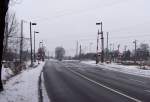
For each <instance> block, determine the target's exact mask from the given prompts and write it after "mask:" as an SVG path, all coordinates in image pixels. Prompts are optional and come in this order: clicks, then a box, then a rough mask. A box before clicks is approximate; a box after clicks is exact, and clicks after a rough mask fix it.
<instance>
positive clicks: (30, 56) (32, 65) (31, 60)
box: [30, 22, 37, 67]
mask: <svg viewBox="0 0 150 102" xmlns="http://www.w3.org/2000/svg"><path fill="white" fill-rule="evenodd" d="M32 25H37V24H36V23H32V22H30V46H31V56H30V57H31V67H32V66H33V57H32Z"/></svg>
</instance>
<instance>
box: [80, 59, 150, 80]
mask: <svg viewBox="0 0 150 102" xmlns="http://www.w3.org/2000/svg"><path fill="white" fill-rule="evenodd" d="M82 63H84V64H89V65H93V66H98V67H101V68H105V69H109V70H113V71H119V72H122V73H127V74H132V75H138V76H144V77H149V78H150V70H143V69H140V67H139V66H129V65H128V66H127V65H119V64H117V63H111V64H106V63H103V64H101V63H100V64H97V65H96V64H95V61H82ZM149 69H150V68H149Z"/></svg>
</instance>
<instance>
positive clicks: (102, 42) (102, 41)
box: [96, 22, 104, 63]
mask: <svg viewBox="0 0 150 102" xmlns="http://www.w3.org/2000/svg"><path fill="white" fill-rule="evenodd" d="M96 25H100V26H101V31H100V32H99V30H98V37H99V34H101V44H102V45H101V47H102V51H101V62H102V63H103V62H104V36H103V29H102V27H103V23H102V22H100V23H96ZM98 41H99V38H98V40H97V43H98ZM97 50H98V44H97ZM97 56H98V55H97ZM98 62H99V60H98Z"/></svg>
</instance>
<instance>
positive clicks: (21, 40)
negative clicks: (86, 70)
mask: <svg viewBox="0 0 150 102" xmlns="http://www.w3.org/2000/svg"><path fill="white" fill-rule="evenodd" d="M22 50H23V20H21V37H20V64H21V63H22Z"/></svg>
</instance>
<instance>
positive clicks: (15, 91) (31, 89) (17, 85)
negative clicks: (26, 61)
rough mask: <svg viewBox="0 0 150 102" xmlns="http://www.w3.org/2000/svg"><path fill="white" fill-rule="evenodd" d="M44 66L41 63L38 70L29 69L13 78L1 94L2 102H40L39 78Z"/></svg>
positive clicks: (0, 100)
mask: <svg viewBox="0 0 150 102" xmlns="http://www.w3.org/2000/svg"><path fill="white" fill-rule="evenodd" d="M43 65H44V62H41V64H39V66H37V67H36V68H29V69H27V70H25V71H23V72H22V73H21V74H18V75H16V76H15V77H13V78H11V79H10V80H9V81H8V82H7V83H6V85H4V91H3V92H1V93H0V102H38V78H39V75H40V72H41V70H42V68H43Z"/></svg>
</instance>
